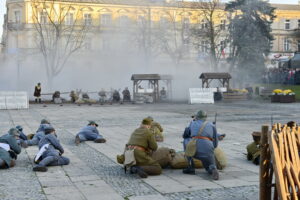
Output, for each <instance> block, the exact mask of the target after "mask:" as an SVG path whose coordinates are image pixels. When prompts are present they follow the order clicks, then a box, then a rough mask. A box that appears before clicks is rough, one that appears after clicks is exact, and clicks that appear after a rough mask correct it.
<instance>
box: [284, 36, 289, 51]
mask: <svg viewBox="0 0 300 200" xmlns="http://www.w3.org/2000/svg"><path fill="white" fill-rule="evenodd" d="M283 50H284V51H290V41H289V39H288V38H284V42H283Z"/></svg>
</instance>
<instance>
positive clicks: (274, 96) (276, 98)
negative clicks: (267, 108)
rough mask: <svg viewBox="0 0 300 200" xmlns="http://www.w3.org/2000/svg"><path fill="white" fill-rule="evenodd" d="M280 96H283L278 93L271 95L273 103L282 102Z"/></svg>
mask: <svg viewBox="0 0 300 200" xmlns="http://www.w3.org/2000/svg"><path fill="white" fill-rule="evenodd" d="M280 96H282V95H278V94H273V95H271V102H272V103H279V102H280Z"/></svg>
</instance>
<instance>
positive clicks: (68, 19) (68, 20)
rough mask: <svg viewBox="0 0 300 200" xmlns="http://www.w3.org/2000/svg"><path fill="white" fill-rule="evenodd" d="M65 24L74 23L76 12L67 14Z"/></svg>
mask: <svg viewBox="0 0 300 200" xmlns="http://www.w3.org/2000/svg"><path fill="white" fill-rule="evenodd" d="M65 24H66V25H69V26H70V25H73V24H74V14H73V13H67V14H66V16H65Z"/></svg>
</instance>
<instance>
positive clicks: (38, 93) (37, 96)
mask: <svg viewBox="0 0 300 200" xmlns="http://www.w3.org/2000/svg"><path fill="white" fill-rule="evenodd" d="M41 92H42V87H41V83H38V84H37V85H36V86H35V88H34V94H33V96H35V102H36V103H37V102H39V103H41V102H42V99H41Z"/></svg>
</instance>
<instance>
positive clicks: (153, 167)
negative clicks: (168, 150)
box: [126, 118, 162, 178]
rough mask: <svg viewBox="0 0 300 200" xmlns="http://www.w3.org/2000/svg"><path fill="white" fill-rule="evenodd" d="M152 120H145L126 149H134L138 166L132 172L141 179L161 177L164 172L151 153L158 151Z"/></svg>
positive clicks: (133, 167) (131, 137)
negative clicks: (152, 131)
mask: <svg viewBox="0 0 300 200" xmlns="http://www.w3.org/2000/svg"><path fill="white" fill-rule="evenodd" d="M150 127H151V120H150V119H148V118H146V119H143V121H142V124H141V126H140V127H139V128H137V129H136V130H135V131H134V132H133V133H132V134H131V136H130V139H129V141H128V143H127V145H126V149H134V157H135V160H136V165H134V166H132V167H131V168H130V172H131V173H133V174H135V173H137V174H138V175H139V176H140V177H141V178H147V176H148V175H159V174H161V172H162V169H161V166H160V165H159V163H158V162H157V161H155V160H153V158H152V157H151V153H152V152H153V151H156V150H157V143H156V141H155V138H154V135H153V134H152V133H151V132H150V130H149V129H150Z"/></svg>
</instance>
